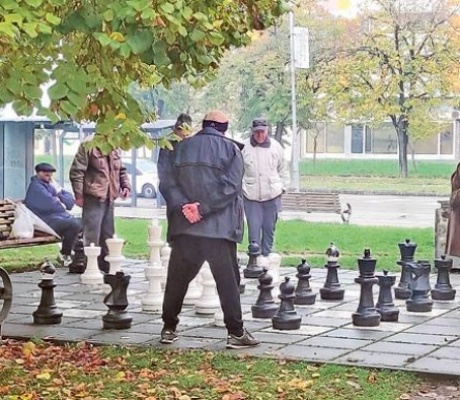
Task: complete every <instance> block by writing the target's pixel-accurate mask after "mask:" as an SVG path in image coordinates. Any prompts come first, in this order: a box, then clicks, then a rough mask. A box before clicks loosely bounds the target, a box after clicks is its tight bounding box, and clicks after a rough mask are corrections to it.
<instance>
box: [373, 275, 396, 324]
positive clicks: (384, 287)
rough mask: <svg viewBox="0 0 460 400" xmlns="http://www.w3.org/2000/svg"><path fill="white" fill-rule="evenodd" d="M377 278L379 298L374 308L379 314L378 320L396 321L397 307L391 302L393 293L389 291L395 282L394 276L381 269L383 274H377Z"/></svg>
mask: <svg viewBox="0 0 460 400" xmlns="http://www.w3.org/2000/svg"><path fill="white" fill-rule="evenodd" d="M377 279H378V280H379V283H378V285H379V298H378V300H377V305H376V309H377V311H378V312H379V314H380V315H381V319H380V321H384V322H397V321H398V317H399V309H398V307H396V306H395V304H394V302H393V294H392V292H391V288H392V287H393V285H394V284H395V282H396V276H394V275H388V271H383V275H378V276H377Z"/></svg>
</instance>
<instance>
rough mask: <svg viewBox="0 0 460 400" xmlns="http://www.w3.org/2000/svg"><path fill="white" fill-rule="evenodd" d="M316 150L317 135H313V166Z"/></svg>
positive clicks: (314, 164)
mask: <svg viewBox="0 0 460 400" xmlns="http://www.w3.org/2000/svg"><path fill="white" fill-rule="evenodd" d="M317 150H318V135H315V136H314V137H313V167H315V166H316V153H317Z"/></svg>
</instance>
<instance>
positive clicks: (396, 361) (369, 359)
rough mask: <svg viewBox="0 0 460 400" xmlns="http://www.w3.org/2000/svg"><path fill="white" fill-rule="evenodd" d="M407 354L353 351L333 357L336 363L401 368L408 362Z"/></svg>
mask: <svg viewBox="0 0 460 400" xmlns="http://www.w3.org/2000/svg"><path fill="white" fill-rule="evenodd" d="M408 359H409V356H407V354H390V353H377V352H373V351H362V350H358V351H354V352H349V353H348V354H347V355H345V356H342V357H340V358H336V359H334V362H336V363H338V364H347V365H359V366H364V367H377V368H384V367H397V368H403V367H404V366H405V365H406V364H407V363H408Z"/></svg>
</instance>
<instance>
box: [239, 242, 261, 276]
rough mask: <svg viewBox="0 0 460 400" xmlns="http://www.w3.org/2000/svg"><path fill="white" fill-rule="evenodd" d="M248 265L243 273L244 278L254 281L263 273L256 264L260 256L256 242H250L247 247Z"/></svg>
mask: <svg viewBox="0 0 460 400" xmlns="http://www.w3.org/2000/svg"><path fill="white" fill-rule="evenodd" d="M248 256H249V260H248V265H247V267H246V268H245V269H244V271H243V275H244V277H245V278H249V279H254V278H258V277H259V276H260V274H261V273H262V272H263V268H262V267H261V266H260V265H259V264H258V263H257V261H258V258H259V256H260V247H259V245H258V244H257V243H256V242H251V244H250V245H249V246H248Z"/></svg>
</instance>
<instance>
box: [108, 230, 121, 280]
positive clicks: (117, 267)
mask: <svg viewBox="0 0 460 400" xmlns="http://www.w3.org/2000/svg"><path fill="white" fill-rule="evenodd" d="M105 242H106V243H107V247H108V248H109V254H108V255H106V256H105V261H107V262H108V263H109V264H110V271H109V274H110V275H115V274H116V273H117V272H119V271H121V266H122V265H123V263H124V262H125V260H126V258H125V257H124V256H123V254H122V250H123V245H124V243H125V241H124V240H123V239H121V238H119V237H117V235H113V237H112V238H111V239H107V240H106V241H105Z"/></svg>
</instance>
